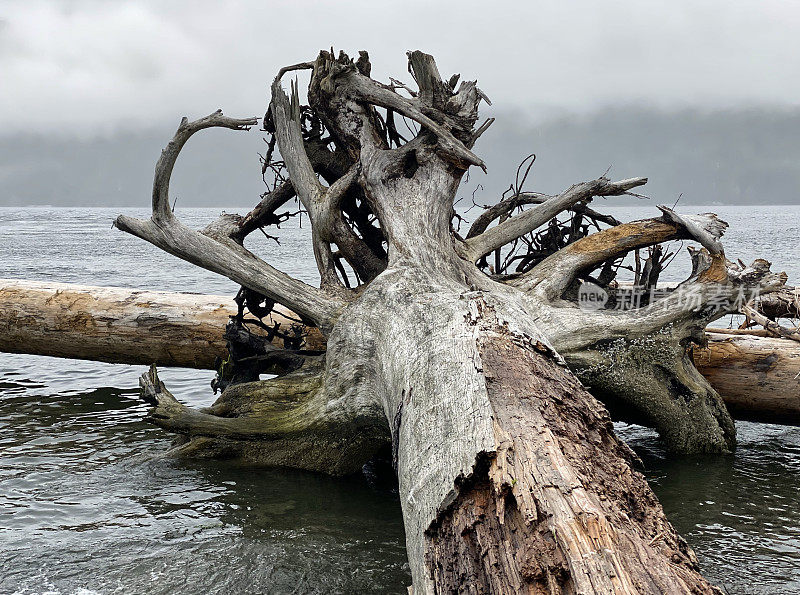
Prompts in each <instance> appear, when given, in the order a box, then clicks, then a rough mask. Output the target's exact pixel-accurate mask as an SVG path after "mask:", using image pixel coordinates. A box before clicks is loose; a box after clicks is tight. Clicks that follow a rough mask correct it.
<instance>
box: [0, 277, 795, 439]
mask: <svg viewBox="0 0 800 595" xmlns="http://www.w3.org/2000/svg"><path fill="white" fill-rule="evenodd" d="M234 314H236V305H235V304H234V303H233V300H232V299H231V298H229V297H226V296H221V295H204V294H188V293H170V292H165V291H142V290H138V289H125V288H120V287H96V286H90V285H75V284H69V283H53V282H39V281H26V280H21V279H0V329H2V332H0V351H2V352H6V353H29V354H33V355H49V356H54V357H66V358H72V359H87V360H93V361H103V362H110V363H125V364H142V365H149V364H152V363H155V364H157V365H159V366H177V367H188V368H202V369H211V368H212V367H213V364H214V359H215V358H216V356H220V357H225V356H226V353H227V352H226V349H225V340H224V339H223V338H222V333H223V331H224V329H225V325H226V324H227V322H228V319H229V317H230V316H233V315H234ZM272 317H273V319H274V320H275V321H279V322H282V324H284V325H285V326H289V325H290V324H293V319H295V318H296V317H295V315H294V314H293V313H291V312H289V311H288V310H285V309H282V308H281V307H280V306H276V308H275V311H274V312H273V314H272ZM306 332H307V333H308V334H307V336H306V344H305V345H304V347H305V348H307V349H321V348H322V347H323V346H324V342H323V339H322V336H321V334H320V333H319V332H318V331H317V330H316V329H313V328H306ZM764 335H765V333H764V332H760V331H757V330H748V331H738V332H736V331H729V330H723V329H719V331H716V330H712V329H709V332H707V334H706V336H707V338H708V347H707V348H705V349H696V350H695V351H694V362H695V364H696V365H697V367H698V369H699V370H700V372H701V373H702V374H703V376H705V377H706V378H707V379H708V380H709V382H710V383H711V385H712V386H713V387H714V389H715V390H716V391H717V392H719V393H720V395H721V396H722V398H723V400H724V401H725V404H726V405H727V406H728V409H729V410H730V411H731V414H732V415H733V417H734V418H735V419H742V420H752V421H760V422H764V423H780V424H789V425H795V424H797V425H800V345H798V344H797V343H796V342H795V341H789V340H787V339H775V338H771V337H766V336H764Z"/></svg>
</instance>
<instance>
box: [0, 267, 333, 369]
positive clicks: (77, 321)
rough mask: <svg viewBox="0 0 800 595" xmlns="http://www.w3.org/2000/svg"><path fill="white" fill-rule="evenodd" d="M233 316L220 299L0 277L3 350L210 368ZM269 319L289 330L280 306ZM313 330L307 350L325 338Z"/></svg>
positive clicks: (220, 351) (0, 342)
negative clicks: (271, 318)
mask: <svg viewBox="0 0 800 595" xmlns="http://www.w3.org/2000/svg"><path fill="white" fill-rule="evenodd" d="M235 314H236V304H235V303H234V302H233V299H232V298H230V297H226V296H221V295H201V294H190V293H170V292H164V291H143V290H139V289H125V288H121V287H94V286H90V285H73V284H69V283H53V282H39V281H26V280H21V279H20V280H18V279H0V351H4V352H7V353H30V354H33V355H49V356H53V357H67V358H72V359H88V360H94V361H101V362H110V363H125V364H144V365H149V364H152V363H156V364H158V365H161V366H178V367H187V368H203V369H211V368H213V365H214V359H215V358H216V357H217V356H221V357H223V358H224V357H225V356H226V355H227V351H226V349H225V339H223V337H222V334H223V332H224V331H225V325H226V324H227V322H228V319H229V317H230V316H233V315H235ZM271 316H272V317H273V319H274V321H275V322H280V323H281V324H282V326H283V327H284V328H288V327H289V326H290V325H291V324H294V321H293V319H294V318H295V315H294V314H293V313H291V312H289V311H288V310H286V309H283V308H281V307H280V306H276V307H275V310H274V311H273V313H272V314H271ZM287 316H291V317H292V318H287ZM314 331H315V329H312V330H311V336H312V338H311V339H310V343H309V345H308V348H309V349H316V348H318V347H319V344H320V342H321V340H322V338H321V335H319V333H316V334H315V333H314Z"/></svg>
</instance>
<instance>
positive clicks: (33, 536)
mask: <svg viewBox="0 0 800 595" xmlns="http://www.w3.org/2000/svg"><path fill="white" fill-rule="evenodd" d="M231 210H235V209H231ZM242 210H243V209H240V210H239V211H240V212H241V211H242ZM604 210H605V211H607V212H610V213H611V214H613V215H615V216H616V217H617V218H619V219H621V220H632V219H640V218H645V217H650V216H655V215H657V212H656V211H655V209H654V208H629V207H624V208H623V207H613V208H605V209H604ZM685 210H687V211H694V212H705V211H708V210H713V211H715V212H717V213H719V214H720V216H721V217H722V218H723V219H725V220H726V221H728V222H729V223H730V224H731V228H730V229H729V231H728V234H727V235H726V238H725V239H726V246H727V248H728V254H729V256H732V257H739V258H741V259H742V260H745V261H750V260H752V259H753V258H756V257H765V258H767V259H769V260H771V261H772V262H773V270H786V271H787V273H788V274H789V276H790V279H792V280H795V281H796V280H798V279H800V238H798V229H800V207H770V206H766V207H758V208H752V207H707V208H702V207H685ZM219 211H220V209H183V210H181V209H179V212H178V214H179V216H180V217H181V218H182V219H183V220H184V222H186V223H188V224H190V225H193V226H195V227H202V226H203V225H204V224H205V223H207V222H208V221H210V220H212V219H213V218H214V217H215V216H216V215H217V214H218V213H219ZM117 212H118V211H117V210H112V209H84V208H81V209H77V208H76V209H68V208H67V209H65V208H59V209H55V208H0V278H1V277H14V278H22V279H35V280H53V281H63V282H71V283H85V284H94V285H117V286H128V287H138V288H148V289H163V290H174V291H193V292H202V293H218V294H230V295H232V294H234V293H235V292H236V289H237V287H236V286H235V285H234V284H233V283H232V282H230V281H228V280H227V279H224V278H222V277H219V276H216V275H213V274H212V273H209V272H207V271H204V270H201V269H198V268H196V267H194V266H192V265H189V264H188V263H185V262H182V261H180V260H178V259H176V258H174V257H172V256H170V255H168V254H165V253H164V252H162V251H160V250H158V249H156V248H154V247H152V246H150V245H149V244H147V243H145V242H143V241H141V240H138V239H136V238H133V237H131V236H128V235H127V234H123V233H121V232H119V231H117V230H112V229H111V221H112V220H113V218H114V216H115V215H116V214H117ZM125 212H126V213H127V214H134V215H139V216H147V212H146V211H145V210H133V209H129V210H126V211H125ZM280 240H281V243H280V244H276V243H275V242H273V241H270V240H267V239H266V238H257V239H255V244H254V246H255V249H257V250H258V251H259V253H260V254H262V255H264V256H265V258H267V260H268V261H269V262H270V263H272V264H274V265H275V266H277V267H278V268H281V269H283V270H285V271H286V272H288V273H290V274H293V275H295V276H298V277H300V278H302V279H304V280H306V281H308V282H316V278H317V277H316V269H315V267H314V263H313V257H312V256H311V250H310V244H309V238H308V229H305V228H298V227H297V225H296V224H295V223H291V224H287V225H286V226H285V229H283V230H281V234H280ZM678 247H679V246H678V245H676V248H678ZM298 254H302V255H303V258H298V256H297V255H298ZM687 263H688V259H686V258H684V259H683V264H681V263H679V262H677V261H676V263H675V265H674V266H673V267H671V268H670V269H668V273H667V274H666V275H665V276H664V279H665V280H679V279H680V275H681V274H683V273H684V272H685V270H686V268H685V267H686V266H688V264H687ZM681 267H684V268H681ZM0 332H2V331H0ZM142 371H143V370H142V368H141V367H138V366H126V365H112V364H100V363H94V362H83V361H74V360H62V359H55V358H44V357H36V356H24V355H11V354H0V594H5V593H20V594H23V593H24V594H28V593H30V594H33V593H52V594H57V593H58V594H60V593H64V594H66V593H83V594H88V593H125V594H129V593H164V594H167V593H311V592H315V593H401V592H405V591H404V589H405V586H406V585H407V584H409V582H410V577H409V573H408V566H407V562H406V556H405V545H404V536H403V524H402V518H401V515H400V506H399V500H398V496H397V492H396V489H395V487H394V485H393V483H392V481H390V480H387V479H386V478H385V477H384V476H382V475H380V474H377V475H376V474H374V473H367V474H365V475H364V476H359V477H353V478H347V479H332V478H328V477H325V476H321V475H317V474H311V473H301V472H296V471H289V470H263V469H249V468H240V467H233V466H231V465H228V464H225V463H220V462H186V461H180V462H179V461H173V460H169V459H165V458H163V457H160V456H159V454H160V453H163V452H164V451H165V450H166V449H167V448H168V446H169V443H170V436H168V435H167V434H165V433H164V432H163V431H162V430H160V429H158V428H155V427H151V426H149V425H147V424H145V423H144V422H142V417H143V415H144V412H145V410H146V407H145V405H144V404H143V403H141V402H140V401H139V400H138V389H137V379H138V376H139V375H140V374H141V373H142ZM212 375H213V374H212V373H211V372H209V371H198V370H184V369H165V370H164V371H163V374H162V376H163V378H164V380H165V382H166V383H167V385H168V386H169V387H170V389H171V390H172V391H173V392H174V393H175V394H176V396H178V398H180V399H182V400H184V401H185V402H187V403H189V404H192V405H196V406H199V405H205V404H210V403H211V402H212V401H213V399H214V397H213V395H212V393H211V390H210V388H209V382H210V380H211V377H212ZM618 430H619V432H620V433H621V435H622V436H623V438H624V439H626V440H627V441H628V442H629V444H631V445H632V446H633V447H634V448H635V449H636V450H637V451H638V452H639V453H640V455H641V456H642V457H643V459H644V461H645V464H646V474H647V477H648V479H649V480H650V482H651V484H652V486H653V488H654V489H655V491H656V493H657V494H658V496H659V498H660V499H661V502H662V503H663V505H664V508H665V509H666V511H667V514H668V516H669V518H670V519H671V521H672V522H673V523H674V524H675V526H676V527H677V529H678V530H679V531H680V532H681V533H682V534H683V535H684V536H685V537H686V538H687V539H688V541H689V542H690V544H691V545H692V546H693V547H694V549H695V551H696V552H697V554H698V556H699V558H700V561H701V564H702V566H703V570H704V572H705V574H706V575H707V576H708V577H709V578H710V579H712V580H713V581H715V582H716V583H717V584H719V585H720V586H722V587H723V588H724V589H725V590H726V591H727V592H728V593H737V594H745V593H747V594H751V593H756V594H757V593H790V592H800V490H798V487H800V486H799V485H798V484H799V481H798V475H799V472H800V428H791V427H782V426H768V425H760V424H752V423H739V424H738V436H739V443H740V446H739V449H738V450H737V452H736V454H734V455H731V456H728V457H699V458H689V459H670V458H667V457H665V456H664V453H663V451H662V449H661V448H660V445H659V443H658V440H657V438H656V436H655V435H654V434H653V432H651V431H650V430H647V429H644V428H639V427H635V426H623V425H619V426H618Z"/></svg>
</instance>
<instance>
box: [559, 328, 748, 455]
mask: <svg viewBox="0 0 800 595" xmlns="http://www.w3.org/2000/svg"><path fill="white" fill-rule="evenodd" d="M690 357H691V355H690V352H689V349H688V348H687V346H686V345H684V344H682V343H681V338H680V336H675V334H674V333H673V329H672V328H665V329H662V330H661V331H659V332H657V333H649V334H644V335H641V336H638V337H630V338H618V339H615V340H612V341H608V342H599V343H597V344H595V345H594V346H593V347H592V348H590V349H585V350H581V351H577V352H572V353H568V354H566V355H565V359H566V360H567V363H568V364H569V366H570V368H571V369H572V370H574V371H575V373H576V374H577V376H578V378H580V380H581V381H582V382H583V383H584V384H585V385H586V386H588V387H590V389H591V391H592V394H594V395H595V396H596V397H597V398H599V399H600V400H601V401H603V403H604V404H605V405H606V406H607V407H608V408H609V411H610V413H611V415H612V417H613V418H614V419H618V420H622V421H627V422H630V423H638V424H641V425H646V426H649V427H652V428H655V429H656V430H657V431H658V433H659V435H660V436H661V438H662V440H663V441H664V444H665V446H666V448H667V449H668V450H669V451H671V452H678V453H703V452H727V451H730V450H732V449H733V448H734V447H735V446H736V428H735V426H734V423H733V420H732V418H731V416H730V414H729V412H728V410H727V408H726V407H725V403H724V402H723V401H722V399H721V398H720V396H719V394H718V393H717V392H716V391H715V390H714V389H713V388H712V387H711V385H710V384H709V383H708V381H707V380H706V379H705V378H704V377H703V376H702V375H701V374H700V373H699V372H698V371H697V368H695V366H694V364H693V362H692V360H691V359H690Z"/></svg>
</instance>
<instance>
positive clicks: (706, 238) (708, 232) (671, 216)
mask: <svg viewBox="0 0 800 595" xmlns="http://www.w3.org/2000/svg"><path fill="white" fill-rule="evenodd" d="M658 209H659V210H660V211H661V212H662V213H664V216H665V217H666V218H667V219H668V220H670V221H673V222H674V223H676V224H677V225H680V226H681V227H683V228H684V229H685V230H686V231H687V232H689V235H690V236H692V238H694V239H695V240H697V242H699V243H700V245H701V246H703V247H704V248H705V249H706V250H708V251H709V252H710V253H711V254H722V243H721V242H720V241H719V238H721V237H722V234H724V233H725V230H726V229H727V228H728V224H727V223H725V222H724V221H722V220H721V219H719V218H717V216H716V215H715V214H714V213H703V214H702V215H679V214H678V213H676V212H675V211H673V210H672V209H670V208H668V207H665V206H663V205H658Z"/></svg>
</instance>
